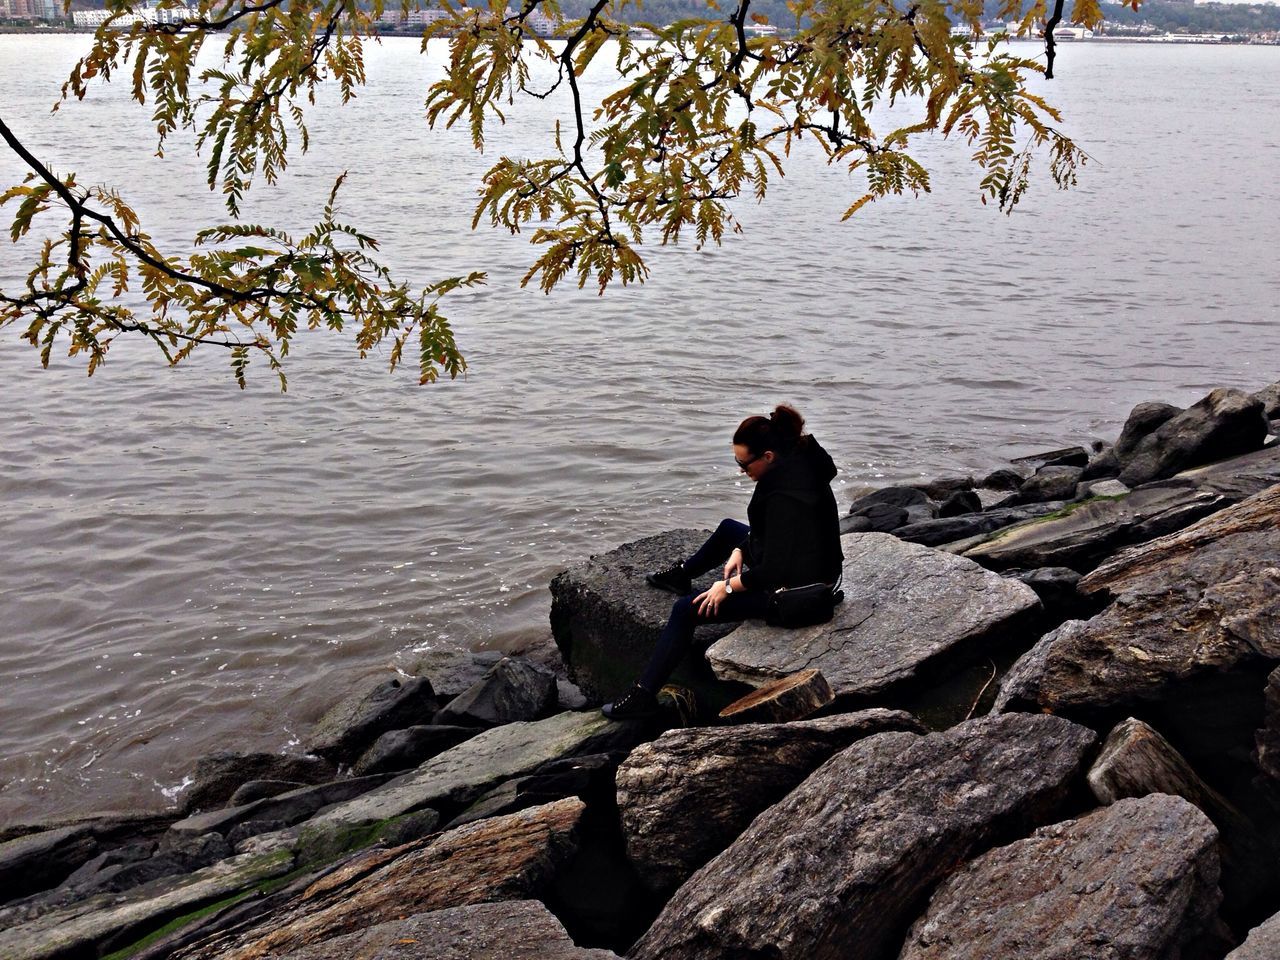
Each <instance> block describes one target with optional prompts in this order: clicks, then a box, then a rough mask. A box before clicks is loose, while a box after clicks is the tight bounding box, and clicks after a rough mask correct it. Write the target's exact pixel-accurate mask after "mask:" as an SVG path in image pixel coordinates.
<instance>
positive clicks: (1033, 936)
mask: <svg viewBox="0 0 1280 960" xmlns="http://www.w3.org/2000/svg"><path fill="white" fill-rule="evenodd" d="M1216 840H1217V831H1216V830H1214V828H1213V824H1211V823H1210V822H1209V821H1208V819H1206V817H1205V816H1204V814H1202V813H1201V812H1200V811H1199V810H1197V809H1196V808H1195V807H1194V806H1192V805H1191V804H1189V803H1187V802H1186V801H1185V800H1182V799H1180V798H1177V797H1167V796H1152V797H1145V798H1143V799H1140V800H1121V801H1119V802H1118V803H1116V804H1115V805H1114V806H1111V807H1106V808H1104V809H1102V810H1097V811H1095V812H1093V813H1091V814H1088V815H1087V816H1084V817H1082V818H1080V819H1079V820H1068V821H1066V822H1064V823H1058V824H1054V825H1053V826H1050V827H1045V828H1043V829H1040V830H1037V831H1036V832H1035V833H1034V834H1033V835H1032V836H1030V837H1028V838H1027V839H1025V840H1019V841H1018V842H1016V843H1012V844H1010V845H1009V846H1006V847H1000V848H999V849H996V850H992V851H990V852H989V853H986V854H984V855H983V856H981V857H979V858H978V859H976V860H974V861H973V862H971V863H968V864H966V865H965V866H963V867H961V868H960V869H959V870H958V871H956V872H955V873H954V874H952V875H951V876H950V877H948V878H947V880H946V881H945V882H944V883H943V884H942V886H941V887H939V888H938V891H937V892H936V893H935V894H934V895H933V898H932V900H931V902H930V904H929V909H928V911H927V912H926V913H925V915H924V916H923V917H921V918H920V919H919V920H917V921H916V923H915V924H914V926H913V927H912V928H911V933H910V934H909V935H908V937H907V942H906V945H905V947H904V948H903V950H902V953H901V955H900V960H989V958H1002V960H1003V958H1013V957H1016V958H1018V960H1080V958H1082V957H1116V958H1120V957H1123V958H1125V960H1170V958H1176V957H1181V956H1185V955H1186V954H1184V953H1183V952H1182V951H1183V950H1184V949H1185V948H1186V947H1187V946H1188V945H1189V944H1191V943H1193V942H1194V941H1196V940H1197V939H1199V938H1200V937H1201V936H1203V935H1204V934H1205V933H1206V932H1209V931H1210V930H1212V929H1213V928H1214V926H1215V923H1214V921H1215V915H1216V910H1217V906H1218V902H1219V901H1220V899H1221V894H1220V893H1219V892H1218V886H1217V883H1218V856H1217V845H1216Z"/></svg>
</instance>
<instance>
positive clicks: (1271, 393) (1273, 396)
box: [1252, 380, 1280, 420]
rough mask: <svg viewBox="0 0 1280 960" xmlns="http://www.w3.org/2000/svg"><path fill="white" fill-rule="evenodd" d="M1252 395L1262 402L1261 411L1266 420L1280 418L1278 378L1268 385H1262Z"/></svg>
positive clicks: (1279, 383)
mask: <svg viewBox="0 0 1280 960" xmlns="http://www.w3.org/2000/svg"><path fill="white" fill-rule="evenodd" d="M1252 396H1253V399H1255V400H1258V401H1260V402H1261V403H1262V412H1263V414H1264V415H1265V416H1266V418H1267V419H1268V420H1276V419H1280V380H1277V381H1276V382H1275V383H1273V384H1271V385H1270V386H1269V387H1263V388H1262V389H1261V390H1259V391H1258V392H1257V393H1255V394H1253V395H1252Z"/></svg>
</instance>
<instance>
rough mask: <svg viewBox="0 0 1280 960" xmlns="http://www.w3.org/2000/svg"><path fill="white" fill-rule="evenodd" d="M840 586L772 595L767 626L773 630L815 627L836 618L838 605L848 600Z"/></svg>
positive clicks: (808, 587) (815, 585)
mask: <svg viewBox="0 0 1280 960" xmlns="http://www.w3.org/2000/svg"><path fill="white" fill-rule="evenodd" d="M838 586H839V584H834V585H833V584H830V583H810V584H807V585H805V586H803V587H783V588H782V589H780V590H775V591H774V592H773V593H771V594H769V605H768V607H767V608H766V609H765V613H764V622H765V623H767V624H769V626H771V627H811V626H813V625H814V624H817V623H826V622H827V621H829V620H830V619H831V618H832V617H833V616H835V611H836V604H837V603H839V602H840V601H841V600H843V599H844V591H843V590H840V589H838Z"/></svg>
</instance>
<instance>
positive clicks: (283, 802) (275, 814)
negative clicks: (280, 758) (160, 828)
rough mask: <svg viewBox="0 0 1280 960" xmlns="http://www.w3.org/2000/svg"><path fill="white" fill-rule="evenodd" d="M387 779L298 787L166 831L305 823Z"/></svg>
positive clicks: (189, 833) (186, 833) (218, 830)
mask: <svg viewBox="0 0 1280 960" xmlns="http://www.w3.org/2000/svg"><path fill="white" fill-rule="evenodd" d="M390 779H391V776H390V775H389V774H385V773H383V774H377V775H374V776H369V777H355V778H349V779H347V780H335V781H334V782H333V783H322V784H320V785H319V786H314V787H299V788H298V789H296V790H289V791H286V792H285V793H281V794H277V795H275V796H271V797H264V798H262V799H261V800H254V801H252V802H250V803H245V804H241V805H240V806H236V807H224V808H223V809H221V810H210V811H209V812H208V813H197V814H194V815H193V816H190V817H187V818H186V819H185V820H179V821H178V822H177V823H175V824H173V825H172V826H171V827H170V828H169V829H170V830H171V831H172V832H173V833H174V834H181V835H183V836H188V837H198V836H201V835H203V834H206V833H221V834H224V835H225V834H227V833H228V832H230V830H231V828H232V827H234V826H236V825H237V824H241V823H248V822H250V821H255V820H257V821H270V822H274V823H281V824H285V825H288V824H294V823H298V822H299V821H301V820H306V819H307V818H308V817H310V816H311V815H312V814H314V813H316V812H317V811H319V810H321V809H322V808H324V807H327V806H330V805H331V804H335V803H342V802H344V801H347V800H351V799H352V798H354V797H359V796H362V795H363V794H366V793H368V792H369V791H370V790H372V789H374V788H375V787H380V786H382V785H383V784H384V783H386V782H387V781H388V780H390Z"/></svg>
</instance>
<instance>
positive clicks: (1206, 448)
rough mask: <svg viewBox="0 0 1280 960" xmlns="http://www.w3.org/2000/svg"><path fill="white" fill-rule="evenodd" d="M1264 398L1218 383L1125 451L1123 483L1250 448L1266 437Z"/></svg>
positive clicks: (1170, 473) (1171, 472) (1170, 472)
mask: <svg viewBox="0 0 1280 960" xmlns="http://www.w3.org/2000/svg"><path fill="white" fill-rule="evenodd" d="M1262 411H1263V402H1262V401H1261V400H1258V399H1256V398H1254V397H1251V396H1249V394H1247V393H1244V392H1243V391H1241V390H1232V389H1226V388H1219V389H1217V390H1214V391H1213V392H1212V393H1210V394H1209V395H1208V396H1207V397H1205V398H1204V399H1203V400H1201V401H1200V402H1199V403H1196V404H1194V405H1192V406H1190V407H1188V408H1187V409H1186V410H1184V411H1182V412H1181V413H1179V414H1178V415H1177V416H1175V417H1172V418H1171V419H1169V420H1168V421H1166V422H1165V423H1164V424H1162V425H1161V426H1159V427H1158V428H1157V429H1156V430H1154V431H1153V432H1151V433H1149V434H1147V436H1145V437H1143V438H1142V440H1140V441H1139V442H1138V444H1137V445H1136V446H1135V447H1134V449H1133V452H1132V453H1131V454H1129V455H1128V456H1127V457H1123V458H1122V460H1121V462H1122V464H1123V469H1122V470H1121V471H1120V480H1121V482H1122V483H1124V484H1126V485H1128V486H1130V487H1136V486H1138V485H1139V484H1142V483H1149V482H1150V481H1152V480H1160V479H1163V478H1165V477H1171V476H1173V475H1174V474H1175V473H1178V472H1179V471H1180V470H1186V469H1187V468H1189V467H1196V466H1199V465H1201V464H1204V463H1212V462H1213V461H1215V460H1223V459H1225V458H1227V457H1234V456H1237V455H1238V454H1242V453H1248V452H1249V451H1251V450H1256V449H1258V448H1259V447H1261V446H1262V444H1263V441H1265V440H1266V438H1267V420H1266V417H1264V416H1263V412H1262Z"/></svg>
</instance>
